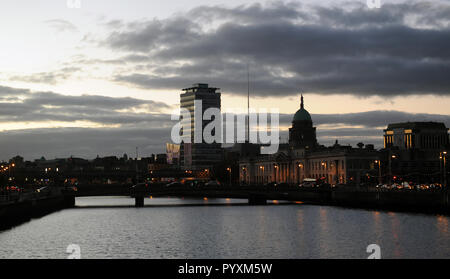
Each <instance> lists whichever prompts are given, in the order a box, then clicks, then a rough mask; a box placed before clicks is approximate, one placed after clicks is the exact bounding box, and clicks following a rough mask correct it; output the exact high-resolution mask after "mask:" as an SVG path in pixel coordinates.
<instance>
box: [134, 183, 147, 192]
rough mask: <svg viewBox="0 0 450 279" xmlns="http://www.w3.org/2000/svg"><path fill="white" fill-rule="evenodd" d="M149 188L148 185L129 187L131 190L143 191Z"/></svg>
mask: <svg viewBox="0 0 450 279" xmlns="http://www.w3.org/2000/svg"><path fill="white" fill-rule="evenodd" d="M148 187H149V184H148V183H138V184H136V185H133V186H131V188H132V189H133V190H144V189H146V188H148Z"/></svg>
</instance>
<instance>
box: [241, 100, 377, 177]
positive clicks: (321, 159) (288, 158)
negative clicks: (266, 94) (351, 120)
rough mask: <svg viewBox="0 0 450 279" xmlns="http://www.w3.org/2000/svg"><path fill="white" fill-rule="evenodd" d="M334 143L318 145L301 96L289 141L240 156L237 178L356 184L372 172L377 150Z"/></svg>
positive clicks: (369, 146)
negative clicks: (270, 149) (267, 150)
mask: <svg viewBox="0 0 450 279" xmlns="http://www.w3.org/2000/svg"><path fill="white" fill-rule="evenodd" d="M363 146H364V144H362V146H358V147H357V148H353V147H352V146H350V145H340V144H338V141H337V140H336V143H335V144H334V145H332V146H328V147H326V146H324V145H319V144H318V142H317V137H316V127H314V126H313V121H312V119H311V115H310V114H309V112H308V111H307V110H306V109H305V104H304V101H303V96H301V98H300V109H299V110H298V111H297V112H296V113H295V114H294V117H293V118H292V127H291V128H289V143H281V144H280V145H279V149H278V152H276V153H274V154H256V155H252V156H243V157H241V158H240V160H239V179H240V181H241V183H242V184H254V185H260V184H266V183H270V182H275V183H288V184H300V183H303V182H305V181H307V182H308V181H309V182H311V181H315V183H318V184H321V183H329V184H334V185H337V184H347V185H359V184H360V181H361V179H364V178H367V176H366V174H367V173H369V172H370V173H374V172H376V170H374V167H373V166H374V165H373V162H374V161H375V160H379V153H378V151H376V150H375V149H374V148H373V145H371V144H368V145H366V146H365V148H363Z"/></svg>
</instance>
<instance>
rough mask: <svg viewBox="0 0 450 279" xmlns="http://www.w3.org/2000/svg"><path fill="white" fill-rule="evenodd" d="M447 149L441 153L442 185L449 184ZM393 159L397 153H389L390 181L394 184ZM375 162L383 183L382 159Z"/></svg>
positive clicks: (380, 180)
mask: <svg viewBox="0 0 450 279" xmlns="http://www.w3.org/2000/svg"><path fill="white" fill-rule="evenodd" d="M446 157H447V151H442V152H440V153H439V170H440V175H441V185H443V186H447V158H446ZM392 159H397V156H396V155H389V161H388V167H389V183H390V184H392ZM375 164H377V165H378V182H379V184H382V182H383V181H382V176H381V160H375Z"/></svg>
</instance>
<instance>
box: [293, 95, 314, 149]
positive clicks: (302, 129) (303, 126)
mask: <svg viewBox="0 0 450 279" xmlns="http://www.w3.org/2000/svg"><path fill="white" fill-rule="evenodd" d="M289 145H290V146H291V147H294V148H299V147H303V148H305V149H312V148H315V147H316V145H317V138H316V127H313V123H312V119H311V115H310V114H309V112H308V111H307V110H306V109H305V107H304V103H303V95H302V96H301V101H300V109H299V110H298V111H297V112H296V113H295V114H294V118H293V119H292V128H289Z"/></svg>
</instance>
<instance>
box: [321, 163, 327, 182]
mask: <svg viewBox="0 0 450 279" xmlns="http://www.w3.org/2000/svg"><path fill="white" fill-rule="evenodd" d="M322 167H323V168H324V170H325V179H326V182H327V183H328V169H327V162H322Z"/></svg>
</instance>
